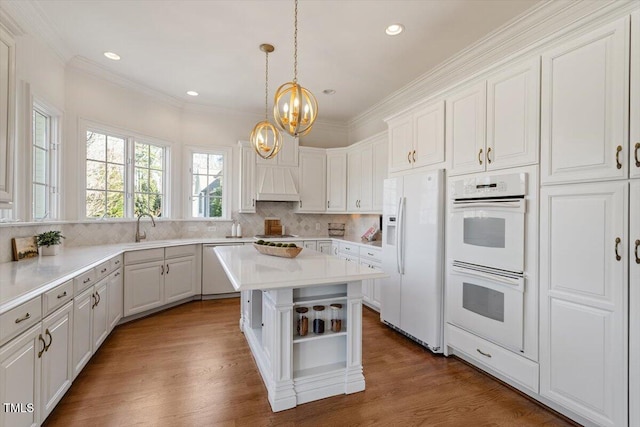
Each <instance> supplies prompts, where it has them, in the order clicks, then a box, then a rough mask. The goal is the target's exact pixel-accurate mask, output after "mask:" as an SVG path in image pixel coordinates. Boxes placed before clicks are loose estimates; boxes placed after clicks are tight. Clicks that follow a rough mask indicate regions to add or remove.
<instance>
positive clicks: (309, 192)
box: [296, 147, 327, 212]
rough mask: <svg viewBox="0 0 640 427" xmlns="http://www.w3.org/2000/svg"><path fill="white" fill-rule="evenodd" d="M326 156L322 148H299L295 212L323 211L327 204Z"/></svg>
mask: <svg viewBox="0 0 640 427" xmlns="http://www.w3.org/2000/svg"><path fill="white" fill-rule="evenodd" d="M326 173H327V157H326V155H325V154H324V151H323V150H307V149H305V148H304V147H303V148H301V149H300V169H299V174H300V202H299V203H298V208H297V209H296V211H297V212H324V211H325V210H326V205H327V199H326V198H327V188H326V185H327V177H326Z"/></svg>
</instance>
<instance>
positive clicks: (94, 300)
mask: <svg viewBox="0 0 640 427" xmlns="http://www.w3.org/2000/svg"><path fill="white" fill-rule="evenodd" d="M91 299H93V303H91V309H93V308H94V307H95V306H96V305H98V303H96V301H97V298H96V294H95V292H94V293H92V294H91Z"/></svg>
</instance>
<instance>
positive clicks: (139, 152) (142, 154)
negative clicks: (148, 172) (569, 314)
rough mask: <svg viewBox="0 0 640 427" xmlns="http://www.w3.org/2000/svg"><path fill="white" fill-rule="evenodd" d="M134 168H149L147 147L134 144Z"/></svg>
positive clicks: (137, 143)
mask: <svg viewBox="0 0 640 427" xmlns="http://www.w3.org/2000/svg"><path fill="white" fill-rule="evenodd" d="M135 158H136V166H141V167H145V168H148V167H149V146H148V145H147V144H141V143H139V142H136V152H135Z"/></svg>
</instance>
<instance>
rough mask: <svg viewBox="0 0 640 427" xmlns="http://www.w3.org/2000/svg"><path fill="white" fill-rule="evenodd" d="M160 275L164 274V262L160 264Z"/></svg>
mask: <svg viewBox="0 0 640 427" xmlns="http://www.w3.org/2000/svg"><path fill="white" fill-rule="evenodd" d="M160 275H161V276H162V275H164V264H162V265H161V266H160Z"/></svg>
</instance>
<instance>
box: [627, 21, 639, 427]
mask: <svg viewBox="0 0 640 427" xmlns="http://www.w3.org/2000/svg"><path fill="white" fill-rule="evenodd" d="M630 94H631V99H630V101H631V103H630V104H631V109H630V115H629V127H630V129H629V135H630V137H631V140H630V144H629V150H630V152H629V176H630V177H631V178H640V11H639V10H637V11H635V12H634V13H633V14H632V15H631V79H630ZM638 398H640V396H638ZM638 406H640V405H638ZM638 413H639V414H638V424H640V408H638Z"/></svg>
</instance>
